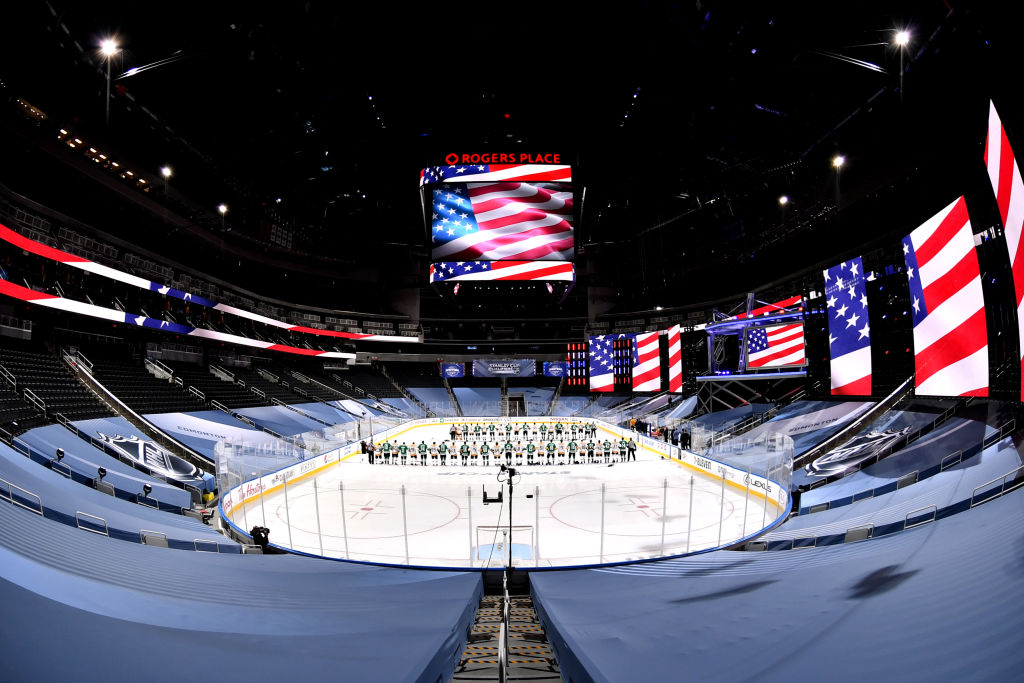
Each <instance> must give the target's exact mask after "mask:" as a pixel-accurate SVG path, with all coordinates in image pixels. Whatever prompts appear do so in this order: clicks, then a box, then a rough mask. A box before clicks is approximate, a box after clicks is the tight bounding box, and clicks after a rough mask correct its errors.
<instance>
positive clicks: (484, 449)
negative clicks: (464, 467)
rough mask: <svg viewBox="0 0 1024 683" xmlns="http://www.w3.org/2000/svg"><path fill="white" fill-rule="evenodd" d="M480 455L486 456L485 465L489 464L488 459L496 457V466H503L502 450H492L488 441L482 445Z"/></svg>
mask: <svg viewBox="0 0 1024 683" xmlns="http://www.w3.org/2000/svg"><path fill="white" fill-rule="evenodd" d="M480 454H481V455H482V456H484V464H485V465H486V464H487V458H489V457H491V456H492V455H493V456H494V464H495V465H500V464H501V450H500V449H498V448H491V447H490V446H488V445H487V442H486V441H484V442H483V443H482V444H481V445H480Z"/></svg>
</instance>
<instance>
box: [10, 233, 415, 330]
mask: <svg viewBox="0 0 1024 683" xmlns="http://www.w3.org/2000/svg"><path fill="white" fill-rule="evenodd" d="M0 239H3V240H4V241H5V242H8V243H10V244H13V245H14V246H16V247H18V248H20V249H24V250H25V251H27V252H29V253H32V254H35V255H36V256H42V257H43V258H46V259H49V260H51V261H56V262H57V263H61V264H63V265H66V266H71V267H72V268H78V269H79V270H84V271H86V272H89V273H93V274H95V275H100V276H102V277H106V278H109V279H111V280H116V281H118V282H122V283H124V284H126V285H132V286H133V287H138V288H139V289H148V290H149V291H151V292H156V293H158V294H163V295H164V296H169V297H173V298H175V299H181V300H182V301H188V302H189V303H193V304H197V305H199V306H206V307H207V308H211V309H213V310H215V311H221V312H222V313H227V314H229V315H234V316H238V317H239V318H245V319H247V320H253V321H255V322H259V323H263V324H264V325H270V326H271V327H276V328H278V329H282V330H288V331H289V332H302V333H303V334H313V335H316V336H319V337H339V338H341V339H354V340H366V341H384V342H406V343H409V342H413V343H415V342H419V339H418V338H417V337H401V336H396V335H386V334H356V333H353V332H337V331H335V330H319V329H317V328H315V327H304V326H302V325H292V324H291V323H287V322H284V321H283V320H275V319H274V318H268V317H267V316H265V315H260V314H259V313H252V312H250V311H246V310H243V309H241V308H235V307H234V306H228V305H227V304H221V303H217V302H216V301H213V300H212V299H206V298H204V297H201V296H197V295H195V294H192V293H191V292H185V291H182V290H180V289H174V288H173V287H170V286H169V285H164V284H160V283H158V282H153V281H152V280H146V279H145V278H141V277H138V276H135V275H132V274H130V273H125V272H124V271H120V270H117V269H116V268H111V267H109V266H104V265H102V264H99V263H96V262H94V261H90V260H88V259H85V258H82V257H81V256H75V255H74V254H69V253H68V252H66V251H61V250H60V249H55V248H53V247H50V246H47V245H45V244H43V243H41V242H36V241H35V240H31V239H29V238H27V237H25V236H24V235H20V234H18V233H16V232H15V231H13V230H11V229H10V228H8V227H6V226H5V225H2V224H0Z"/></svg>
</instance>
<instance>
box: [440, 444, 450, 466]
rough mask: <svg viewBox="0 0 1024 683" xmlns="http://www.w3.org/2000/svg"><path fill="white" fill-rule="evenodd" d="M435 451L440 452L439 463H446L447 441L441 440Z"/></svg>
mask: <svg viewBox="0 0 1024 683" xmlns="http://www.w3.org/2000/svg"><path fill="white" fill-rule="evenodd" d="M437 452H438V453H440V454H441V465H442V466H444V465H447V464H448V442H447V441H442V442H441V445H440V446H438V447H437Z"/></svg>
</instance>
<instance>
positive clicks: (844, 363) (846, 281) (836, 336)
mask: <svg viewBox="0 0 1024 683" xmlns="http://www.w3.org/2000/svg"><path fill="white" fill-rule="evenodd" d="M824 274H825V296H826V297H827V307H828V348H829V367H830V368H831V371H832V372H831V374H832V395H833V396H868V395H870V394H871V337H870V334H871V328H870V327H869V326H868V296H867V288H866V285H865V284H864V283H865V282H867V280H868V278H865V277H864V264H863V262H862V261H861V257H860V256H858V257H856V258H854V259H851V260H849V261H845V262H843V263H840V264H839V265H837V266H833V267H832V268H829V269H828V270H825V271H824Z"/></svg>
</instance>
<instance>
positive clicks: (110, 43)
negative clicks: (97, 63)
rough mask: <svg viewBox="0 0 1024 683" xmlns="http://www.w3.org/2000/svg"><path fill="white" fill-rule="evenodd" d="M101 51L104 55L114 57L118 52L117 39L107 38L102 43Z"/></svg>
mask: <svg viewBox="0 0 1024 683" xmlns="http://www.w3.org/2000/svg"><path fill="white" fill-rule="evenodd" d="M100 52H102V53H103V56H104V57H112V56H113V55H115V54H116V53H117V41H116V40H114V39H113V38H107V39H106V40H104V41H103V42H102V43H100Z"/></svg>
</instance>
